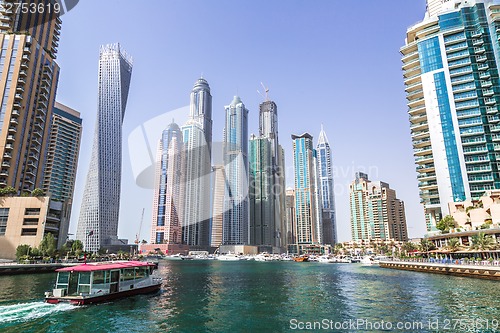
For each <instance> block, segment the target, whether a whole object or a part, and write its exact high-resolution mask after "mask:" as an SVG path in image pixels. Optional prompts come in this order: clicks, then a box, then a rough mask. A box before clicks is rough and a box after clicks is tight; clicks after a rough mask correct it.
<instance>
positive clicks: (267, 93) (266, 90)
mask: <svg viewBox="0 0 500 333" xmlns="http://www.w3.org/2000/svg"><path fill="white" fill-rule="evenodd" d="M260 85H261V86H262V88H264V90H263V91H264V92H265V95H264V94H263V93H261V92H260V91H259V90H257V93H258V94H259V95H260V96H262V98H264V101H266V102H268V101H269V88H266V86H265V85H264V83H262V82H261V83H260Z"/></svg>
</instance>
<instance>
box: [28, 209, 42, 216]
mask: <svg viewBox="0 0 500 333" xmlns="http://www.w3.org/2000/svg"><path fill="white" fill-rule="evenodd" d="M24 215H40V208H26V210H25V211H24Z"/></svg>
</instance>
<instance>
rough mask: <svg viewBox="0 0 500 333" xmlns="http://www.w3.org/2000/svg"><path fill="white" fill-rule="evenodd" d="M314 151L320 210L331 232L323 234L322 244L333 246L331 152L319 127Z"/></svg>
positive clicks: (335, 228)
mask: <svg viewBox="0 0 500 333" xmlns="http://www.w3.org/2000/svg"><path fill="white" fill-rule="evenodd" d="M316 150H317V152H318V181H319V185H320V188H319V192H320V195H321V208H322V210H323V213H324V214H326V216H327V219H328V220H329V222H330V223H331V224H330V225H331V230H329V232H328V233H325V238H324V239H323V242H324V243H325V244H332V245H333V244H335V243H337V222H336V217H335V196H334V195H335V194H334V186H333V171H332V152H331V149H330V144H329V142H328V138H327V137H326V133H325V131H324V130H323V126H321V132H320V133H319V140H318V145H317V147H316ZM326 235H329V236H330V237H326Z"/></svg>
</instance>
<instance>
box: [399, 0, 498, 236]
mask: <svg viewBox="0 0 500 333" xmlns="http://www.w3.org/2000/svg"><path fill="white" fill-rule="evenodd" d="M499 37H500V4H499V1H492V0H467V1H458V0H449V1H436V0H434V1H432V0H429V1H428V3H427V14H426V15H425V18H424V19H423V20H422V21H421V22H419V23H417V24H415V25H413V26H411V27H410V28H409V29H408V31H407V35H406V45H405V46H403V47H402V48H401V53H402V61H403V68H402V69H403V76H404V83H405V86H406V87H405V90H406V93H407V100H408V113H409V115H410V123H411V126H410V129H411V135H412V141H413V152H414V156H415V162H416V164H417V172H418V176H417V177H418V180H419V189H420V199H421V202H422V203H423V205H424V211H425V218H426V224H427V230H428V231H434V230H436V223H437V222H438V221H439V220H440V219H442V218H443V217H444V216H445V215H448V214H449V208H448V203H450V202H460V201H464V200H471V199H479V198H480V197H481V196H482V195H483V194H484V193H485V192H486V191H488V190H492V189H500V162H499V161H500V108H499V103H500V88H499V84H500V82H499V75H498V69H499V62H500V44H499Z"/></svg>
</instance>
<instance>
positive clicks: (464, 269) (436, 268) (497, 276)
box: [379, 261, 500, 281]
mask: <svg viewBox="0 0 500 333" xmlns="http://www.w3.org/2000/svg"><path fill="white" fill-rule="evenodd" d="M379 265H380V267H383V268H391V269H400V270H406V271H414V272H423V273H434V274H444V275H453V276H463V277H471V278H478V279H487V280H497V281H500V267H498V266H490V265H484V266H482V265H460V264H459V265H457V264H442V263H428V262H406V261H381V262H380V263H379Z"/></svg>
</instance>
